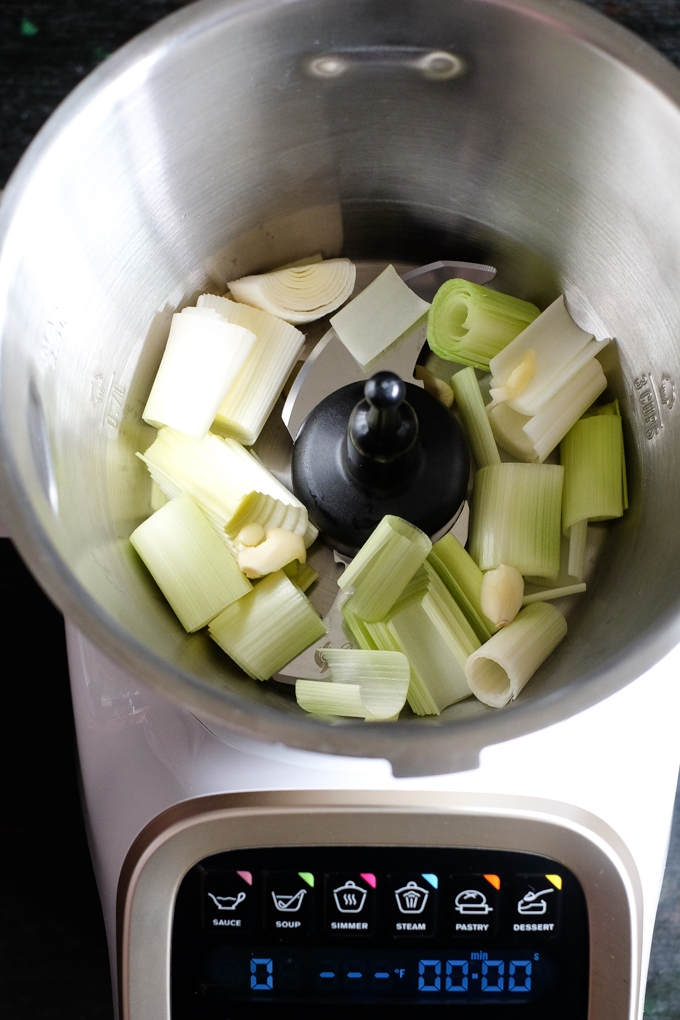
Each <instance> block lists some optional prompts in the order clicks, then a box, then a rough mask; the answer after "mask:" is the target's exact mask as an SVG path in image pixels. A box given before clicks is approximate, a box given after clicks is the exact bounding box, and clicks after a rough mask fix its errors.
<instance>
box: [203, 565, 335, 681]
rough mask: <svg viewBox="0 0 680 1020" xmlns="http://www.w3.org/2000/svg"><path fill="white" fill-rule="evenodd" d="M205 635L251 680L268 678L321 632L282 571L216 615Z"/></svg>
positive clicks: (322, 626) (318, 622)
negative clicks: (208, 635)
mask: <svg viewBox="0 0 680 1020" xmlns="http://www.w3.org/2000/svg"><path fill="white" fill-rule="evenodd" d="M209 630H210V637H211V638H212V639H213V640H214V641H216V642H217V644H218V645H219V646H220V648H222V649H223V650H224V651H225V652H226V653H227V655H230V656H231V658H232V659H233V660H234V662H235V663H236V664H237V665H238V666H240V667H241V669H242V670H244V671H245V672H246V673H247V674H248V676H252V677H253V678H254V679H255V680H268V679H269V678H270V677H271V676H273V675H274V673H277V672H278V671H279V670H280V669H281V668H282V667H283V666H285V665H286V663H288V662H290V661H291V659H294V658H295V656H296V655H299V654H300V652H303V651H304V650H305V648H307V647H308V646H309V645H311V644H312V642H313V641H318V639H319V638H321V637H323V635H324V634H325V633H327V629H326V625H325V624H324V623H323V621H322V620H321V619H320V618H319V616H318V614H317V613H316V611H315V610H314V609H313V608H312V606H311V603H310V602H309V600H308V599H307V597H306V596H305V595H303V594H302V592H301V591H300V590H299V588H297V587H296V586H295V585H294V584H293V582H292V581H290V580H289V579H288V578H287V577H286V575H285V574H284V573H283V571H282V570H279V571H277V572H276V573H275V574H268V575H267V577H265V578H263V580H262V581H259V582H258V583H257V584H256V585H255V587H254V588H253V590H252V591H251V592H249V593H248V594H247V595H244V596H243V598H240V599H239V600H238V601H237V602H232V604H231V605H230V606H227V608H226V609H225V610H224V612H222V613H220V615H219V616H217V617H216V618H215V619H214V620H213V621H212V623H211V624H210V628H209Z"/></svg>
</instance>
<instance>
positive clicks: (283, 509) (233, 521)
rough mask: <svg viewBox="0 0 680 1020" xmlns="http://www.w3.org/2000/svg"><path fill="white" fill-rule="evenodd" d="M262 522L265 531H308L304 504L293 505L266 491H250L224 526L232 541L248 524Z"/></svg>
mask: <svg viewBox="0 0 680 1020" xmlns="http://www.w3.org/2000/svg"><path fill="white" fill-rule="evenodd" d="M255 523H256V524H261V525H262V527H263V528H264V530H265V531H269V529H270V528H283V529H284V530H285V531H293V532H294V533H295V534H296V535H304V534H305V533H306V531H307V524H308V523H309V522H308V517H307V510H306V508H305V507H304V506H291V504H290V503H283V502H281V500H280V499H275V498H274V497H273V496H269V495H267V494H266V493H264V492H249V493H248V495H247V496H244V497H243V499H242V500H241V502H240V503H239V504H238V506H237V507H236V510H235V511H234V514H233V516H232V517H230V518H229V520H228V521H227V523H226V524H225V526H224V530H225V531H226V533H227V538H228V539H230V540H231V541H232V542H233V541H234V540H235V539H236V536H237V535H238V534H239V533H240V532H241V531H242V530H243V528H245V527H246V526H247V525H248V524H255Z"/></svg>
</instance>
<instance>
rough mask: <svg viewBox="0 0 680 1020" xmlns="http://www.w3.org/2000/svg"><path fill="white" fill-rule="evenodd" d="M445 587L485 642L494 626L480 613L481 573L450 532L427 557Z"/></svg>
mask: <svg viewBox="0 0 680 1020" xmlns="http://www.w3.org/2000/svg"><path fill="white" fill-rule="evenodd" d="M427 562H428V563H430V564H431V565H432V566H433V567H434V569H435V570H436V571H437V573H438V574H439V576H440V578H441V579H442V581H443V582H444V584H445V585H446V587H447V589H448V591H449V594H450V595H451V596H452V597H453V599H454V600H455V602H456V603H457V604H458V605H459V606H460V608H461V609H462V610H463V612H464V613H465V616H466V618H467V620H468V623H469V624H470V626H471V627H472V629H473V630H474V632H475V634H476V635H477V638H478V639H479V640H480V641H482V642H483V641H488V639H489V638H490V637H491V635H492V634H493V632H494V630H495V627H494V625H493V623H492V622H491V620H489V619H487V617H486V616H484V613H483V612H482V598H481V595H482V581H483V579H484V574H483V573H482V571H481V570H480V569H479V567H478V566H477V564H476V563H475V561H474V560H473V559H472V557H471V556H470V554H469V553H468V552H466V550H465V549H464V548H463V546H462V545H461V544H460V542H459V541H458V539H457V538H456V537H455V535H452V534H451V532H449V534H448V535H444V537H443V538H440V539H439V541H438V542H435V544H434V545H433V546H432V552H431V553H430V554H429V556H428V557H427Z"/></svg>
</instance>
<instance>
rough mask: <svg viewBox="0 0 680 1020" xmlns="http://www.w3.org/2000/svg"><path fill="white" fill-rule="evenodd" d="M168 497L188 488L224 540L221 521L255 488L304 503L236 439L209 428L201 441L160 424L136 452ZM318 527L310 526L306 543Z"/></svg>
mask: <svg viewBox="0 0 680 1020" xmlns="http://www.w3.org/2000/svg"><path fill="white" fill-rule="evenodd" d="M137 456H138V457H140V459H141V460H143V461H144V463H145V464H146V466H147V467H148V469H149V472H150V474H151V477H152V478H153V479H154V481H156V482H157V483H158V485H160V487H161V489H162V490H163V492H164V493H165V494H166V496H168V497H169V498H170V499H172V498H173V496H177V495H179V493H180V492H188V493H189V494H190V495H191V496H193V498H194V499H195V500H196V502H197V503H198V504H199V506H200V507H201V509H202V510H203V511H204V513H205V514H206V515H207V516H208V518H209V520H210V521H212V523H213V525H214V527H215V528H216V529H217V531H218V532H219V533H220V534H221V535H222V536H223V537H224V539H225V541H227V536H226V534H225V532H224V529H225V526H226V525H227V523H228V522H229V521H230V520H231V518H232V517H233V515H234V514H235V513H236V510H237V509H238V506H239V504H240V502H241V500H242V499H243V497H244V496H247V495H248V494H249V493H251V492H254V491H257V492H262V493H264V494H265V495H269V496H273V497H274V498H275V499H278V500H280V501H281V502H282V503H287V504H289V505H291V506H295V507H302V503H301V502H300V500H299V499H297V498H296V497H295V496H294V495H293V494H292V492H289V491H288V489H287V488H286V487H285V485H282V484H281V482H279V481H278V479H276V478H275V477H274V475H272V474H270V472H269V471H267V469H266V468H265V467H263V465H262V464H261V463H260V461H259V460H257V458H256V457H253V456H252V454H250V453H248V451H247V450H246V449H244V448H243V447H242V446H241V444H240V443H237V442H236V441H235V440H234V439H220V437H219V436H214V435H212V434H211V433H208V435H207V436H206V437H205V439H204V440H203V441H202V442H201V441H199V440H198V439H194V438H192V437H191V436H187V435H184V434H183V433H181V432H176V431H175V430H174V429H169V428H164V429H161V430H160V431H159V433H158V435H157V436H156V439H155V441H154V442H153V443H152V444H151V446H150V447H149V448H148V450H147V451H146V452H145V453H143V454H142V453H140V454H137ZM317 534H318V532H317V531H316V528H313V526H312V525H310V526H309V528H308V532H307V536H306V538H305V545H307V546H309V545H311V543H312V542H313V541H314V539H315V538H316V535H317Z"/></svg>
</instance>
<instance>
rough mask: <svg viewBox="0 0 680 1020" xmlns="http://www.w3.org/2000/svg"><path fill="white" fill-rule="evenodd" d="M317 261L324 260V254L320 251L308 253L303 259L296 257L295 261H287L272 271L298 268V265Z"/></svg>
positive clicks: (309, 264) (307, 264)
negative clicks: (314, 253) (313, 253)
mask: <svg viewBox="0 0 680 1020" xmlns="http://www.w3.org/2000/svg"><path fill="white" fill-rule="evenodd" d="M315 262H323V255H320V254H319V253H318V252H317V253H316V255H306V256H305V257H304V258H303V259H295V261H294V262H286V263H285V264H284V265H282V266H277V267H276V269H272V273H279V272H280V271H281V270H282V269H297V268H298V266H312V265H314V263H315Z"/></svg>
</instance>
